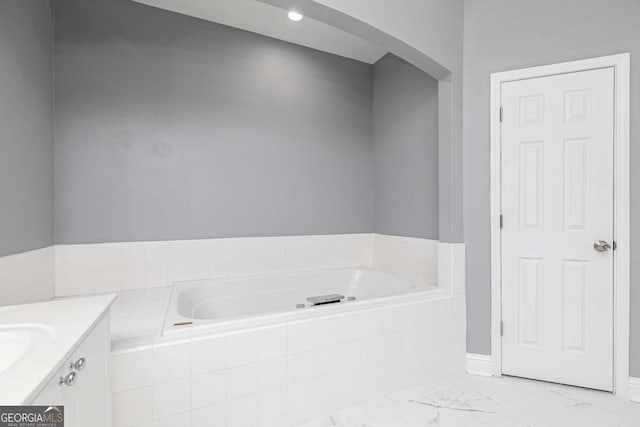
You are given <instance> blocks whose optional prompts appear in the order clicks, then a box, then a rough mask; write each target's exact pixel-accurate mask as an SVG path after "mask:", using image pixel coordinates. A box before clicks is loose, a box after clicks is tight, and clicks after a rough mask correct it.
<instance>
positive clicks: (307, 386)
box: [287, 380, 313, 412]
mask: <svg viewBox="0 0 640 427" xmlns="http://www.w3.org/2000/svg"><path fill="white" fill-rule="evenodd" d="M312 406H313V381H312V380H309V381H302V382H299V383H296V384H290V385H289V386H288V387H287V411H289V412H295V411H302V410H305V409H308V408H311V407H312Z"/></svg>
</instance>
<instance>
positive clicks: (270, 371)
mask: <svg viewBox="0 0 640 427" xmlns="http://www.w3.org/2000/svg"><path fill="white" fill-rule="evenodd" d="M446 279H447V278H446V276H445V277H444V279H443V280H446ZM139 294H140V293H132V294H131V295H128V294H127V296H130V297H131V298H136V299H135V300H134V299H132V300H128V299H126V298H125V299H122V300H120V302H119V301H118V300H116V306H115V307H114V309H117V313H116V314H117V316H115V315H114V319H116V320H118V319H125V322H124V325H122V326H123V327H124V328H125V329H123V332H121V333H120V335H121V338H119V339H118V345H117V348H118V350H117V351H115V352H113V353H112V364H111V366H112V372H113V385H112V387H113V407H114V427H125V426H126V427H131V426H134V427H145V426H148V425H150V423H151V422H154V423H158V424H163V425H195V424H198V422H201V423H202V425H216V426H218V425H219V426H256V425H282V426H285V425H286V426H292V425H300V424H302V423H304V422H306V421H308V420H310V419H313V418H316V417H319V416H323V415H326V414H328V413H331V412H335V411H337V410H340V409H342V408H347V407H349V406H352V405H356V404H358V403H361V402H364V401H366V400H371V399H376V398H379V397H382V396H386V395H388V394H389V393H394V392H397V391H399V390H401V389H405V388H409V387H414V386H417V385H420V384H424V383H425V382H427V381H430V380H435V379H438V378H443V377H446V376H448V375H451V374H453V373H456V372H461V371H462V370H463V368H464V363H465V324H466V321H465V315H464V313H465V305H464V295H463V294H460V295H455V294H452V293H451V292H450V291H449V290H446V289H442V288H438V287H435V286H427V285H425V284H422V283H419V282H412V281H408V280H405V279H403V278H401V277H400V276H396V275H393V274H389V273H385V272H383V271H380V270H376V269H371V268H360V267H357V268H338V269H326V270H318V271H307V272H298V273H284V274H274V275H264V276H256V277H244V278H234V279H229V278H227V279H208V280H198V281H186V282H176V283H174V285H173V286H171V287H167V288H158V289H151V290H147V291H145V292H144V293H143V295H142V296H140V295H139ZM327 294H340V295H342V296H344V297H345V298H344V299H343V300H341V302H339V303H332V304H327V305H320V306H309V302H308V301H307V297H309V296H318V295H327ZM349 297H355V300H352V301H349V300H348V299H349ZM118 304H120V307H121V308H119V309H118V308H117V306H118ZM298 304H305V307H304V308H296V307H297V306H298ZM125 310H126V311H127V312H128V313H130V315H127V316H124V315H123V312H124V311H125ZM151 313H152V314H153V317H154V319H152V320H150V322H149V324H150V329H149V332H148V333H149V334H151V335H147V332H145V335H144V336H143V337H137V338H135V339H133V338H132V336H131V334H136V333H137V331H138V330H139V329H142V326H143V325H139V324H138V323H137V321H136V319H138V320H144V319H146V318H148V317H149V316H150V315H151ZM156 316H158V317H157V318H156ZM118 321H119V320H118ZM114 323H115V322H114ZM128 330H130V331H132V332H131V334H130V333H128V332H127V331H128ZM145 331H146V329H145ZM130 344H131V345H130ZM132 373H134V374H135V375H132ZM157 395H159V396H172V398H171V405H166V404H163V403H164V402H165V401H166V400H163V399H156V396H157ZM156 400H157V401H158V402H159V403H157V404H156V403H154V404H153V405H151V404H147V402H156ZM132 402H134V403H132ZM198 420H200V421H198ZM190 423H192V424H190ZM198 425H200V424H198Z"/></svg>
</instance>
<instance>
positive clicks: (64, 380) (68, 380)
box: [58, 372, 78, 387]
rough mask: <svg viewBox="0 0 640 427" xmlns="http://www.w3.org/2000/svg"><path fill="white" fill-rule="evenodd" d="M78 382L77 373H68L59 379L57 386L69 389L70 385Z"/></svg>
mask: <svg viewBox="0 0 640 427" xmlns="http://www.w3.org/2000/svg"><path fill="white" fill-rule="evenodd" d="M77 380H78V373H77V372H69V373H68V374H67V375H66V376H64V377H60V380H59V381H58V384H59V385H63V384H64V385H66V386H69V387H71V386H72V385H74V384H75V383H76V381H77Z"/></svg>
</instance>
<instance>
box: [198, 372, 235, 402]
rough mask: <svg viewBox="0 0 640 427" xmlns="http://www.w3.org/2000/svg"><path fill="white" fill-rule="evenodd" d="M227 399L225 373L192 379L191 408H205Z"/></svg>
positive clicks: (215, 373) (213, 373)
mask: <svg viewBox="0 0 640 427" xmlns="http://www.w3.org/2000/svg"><path fill="white" fill-rule="evenodd" d="M226 399H227V377H226V373H225V371H218V372H212V373H209V374H204V375H198V376H194V377H191V408H192V409H197V408H203V407H205V406H211V405H214V404H217V403H221V402H224V401H225V400H226Z"/></svg>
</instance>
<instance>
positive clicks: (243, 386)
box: [227, 363, 258, 399]
mask: <svg viewBox="0 0 640 427" xmlns="http://www.w3.org/2000/svg"><path fill="white" fill-rule="evenodd" d="M257 392H258V364H257V363H253V364H250V365H244V366H240V367H237V368H232V369H228V370H227V398H228V399H236V398H239V397H243V396H247V395H249V394H254V393H257Z"/></svg>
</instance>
